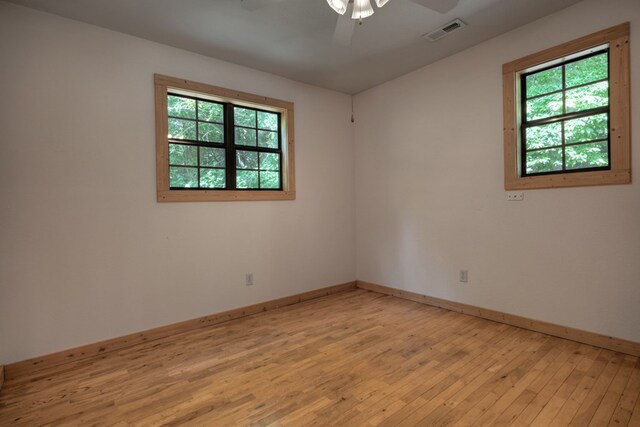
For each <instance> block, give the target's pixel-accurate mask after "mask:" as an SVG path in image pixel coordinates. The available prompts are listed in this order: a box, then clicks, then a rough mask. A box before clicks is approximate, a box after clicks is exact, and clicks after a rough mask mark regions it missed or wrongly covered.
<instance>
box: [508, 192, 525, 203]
mask: <svg viewBox="0 0 640 427" xmlns="http://www.w3.org/2000/svg"><path fill="white" fill-rule="evenodd" d="M507 200H508V201H510V202H521V201H523V200H524V191H509V192H508V193H507Z"/></svg>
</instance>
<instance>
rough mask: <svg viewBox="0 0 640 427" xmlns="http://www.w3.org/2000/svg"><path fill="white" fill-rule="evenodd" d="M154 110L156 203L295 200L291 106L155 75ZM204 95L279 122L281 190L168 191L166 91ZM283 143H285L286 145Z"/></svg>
mask: <svg viewBox="0 0 640 427" xmlns="http://www.w3.org/2000/svg"><path fill="white" fill-rule="evenodd" d="M154 82H155V109H156V116H155V119H156V191H157V200H158V202H214V201H258V200H295V198H296V191H295V155H294V154H295V138H294V114H293V103H292V102H288V101H282V100H279V99H274V98H267V97H264V96H259V95H254V94H251V93H246V92H240V91H235V90H231V89H225V88H221V87H218V86H212V85H208V84H204V83H197V82H193V81H190V80H184V79H178V78H175V77H169V76H164V75H160V74H155V75H154ZM171 89H173V90H177V91H183V92H188V93H191V94H193V95H195V96H198V95H203V94H204V95H207V96H210V97H211V98H212V99H215V100H219V101H223V102H229V103H232V104H235V105H239V106H246V107H251V108H261V109H269V110H272V111H275V112H278V113H280V114H281V120H282V129H281V131H282V134H283V135H282V140H283V144H282V156H283V161H282V167H283V170H282V190H273V191H271V190H187V189H185V190H171V189H170V188H169V143H168V140H167V133H168V130H167V93H168V92H169V90H171ZM285 141H286V142H285Z"/></svg>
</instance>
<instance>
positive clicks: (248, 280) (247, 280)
mask: <svg viewBox="0 0 640 427" xmlns="http://www.w3.org/2000/svg"><path fill="white" fill-rule="evenodd" d="M244 279H245V280H244V282H245V283H244V284H245V285H247V286H253V273H247V274H245V275H244Z"/></svg>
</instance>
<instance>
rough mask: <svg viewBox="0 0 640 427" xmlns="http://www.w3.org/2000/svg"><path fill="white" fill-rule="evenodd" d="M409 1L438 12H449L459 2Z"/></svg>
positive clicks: (439, 0)
mask: <svg viewBox="0 0 640 427" xmlns="http://www.w3.org/2000/svg"><path fill="white" fill-rule="evenodd" d="M411 1H412V2H414V3H416V4H419V5H421V6H424V7H426V8H428V9H431V10H435V11H436V12H440V13H447V12H449V11H450V10H452V9H454V8H455V7H456V6H457V5H458V3H459V2H460V0H411Z"/></svg>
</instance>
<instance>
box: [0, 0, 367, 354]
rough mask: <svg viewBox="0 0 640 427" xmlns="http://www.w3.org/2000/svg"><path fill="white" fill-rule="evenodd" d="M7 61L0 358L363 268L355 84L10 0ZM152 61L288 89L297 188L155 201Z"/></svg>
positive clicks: (1, 134)
mask: <svg viewBox="0 0 640 427" xmlns="http://www.w3.org/2000/svg"><path fill="white" fill-rule="evenodd" d="M0 64H2V65H1V66H0V80H1V81H2V82H3V85H2V91H3V94H2V96H1V97H0V194H2V203H1V204H0V233H1V238H0V328H1V329H0V340H1V341H0V349H1V350H0V351H1V353H0V363H11V362H14V361H18V360H23V359H25V358H29V357H33V356H37V355H42V354H47V353H51V352H55V351H58V350H63V349H66V348H70V347H74V346H78V345H82V344H87V343H91V342H95V341H98V340H102V339H107V338H110V337H114V336H120V335H123V334H127V333H131V332H135V331H140V330H144V329H147V328H151V327H156V326H160V325H166V324H170V323H173V322H176V321H180V320H185V319H191V318H195V317H198V316H202V315H206V314H210V313H214V312H218V311H222V310H227V309H231V308H234V307H239V306H244V305H248V304H252V303H256V302H260V301H265V300H269V299H273V298H277V297H282V296H286V295H291V294H295V293H299V292H304V291H307V290H312V289H318V288H320V287H324V286H329V285H333V284H338V283H343V282H347V281H351V280H354V279H355V261H354V254H355V231H354V224H353V219H354V194H353V138H352V125H351V123H350V121H349V119H350V108H351V98H350V97H349V96H346V95H343V94H339V93H336V92H331V91H327V90H322V89H318V88H315V87H312V86H308V85H303V84H300V83H296V82H293V81H290V80H286V79H283V78H280V77H276V76H273V75H269V74H265V73H262V72H258V71H255V70H251V69H247V68H244V67H240V66H236V65H233V64H229V63H225V62H222V61H218V60H214V59H211V58H206V57H203V56H200V55H196V54H193V53H189V52H186V51H182V50H179V49H174V48H170V47H167V46H163V45H160V44H156V43H152V42H149V41H145V40H141V39H137V38H133V37H130V36H126V35H123V34H119V33H116V32H112V31H108V30H104V29H101V28H98V27H93V26H90V25H85V24H82V23H79V22H75V21H71V20H67V19H63V18H60V17H56V16H53V15H49V14H45V13H41V12H36V11H33V10H30V9H26V8H22V7H19V6H15V5H11V4H6V3H4V2H0ZM154 73H161V74H166V75H170V76H176V77H180V78H185V79H191V80H195V81H199V82H204V83H209V84H214V85H218V86H223V87H228V88H233V89H237V90H241V91H246V92H251V93H256V94H260V95H264V96H269V97H274V98H279V99H285V100H288V101H293V102H294V103H295V117H296V123H295V124H296V129H295V131H296V184H297V194H298V196H297V199H296V200H295V201H276V202H217V203H173V204H171V203H169V204H166V203H165V204H159V203H157V202H156V199H155V198H156V195H155V145H154V144H155V142H154V137H155V128H154V93H153V74H154ZM246 272H252V273H253V274H254V280H255V285H254V286H252V287H246V286H245V285H244V278H245V273H246Z"/></svg>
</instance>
